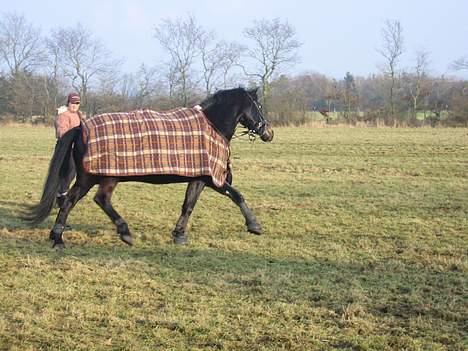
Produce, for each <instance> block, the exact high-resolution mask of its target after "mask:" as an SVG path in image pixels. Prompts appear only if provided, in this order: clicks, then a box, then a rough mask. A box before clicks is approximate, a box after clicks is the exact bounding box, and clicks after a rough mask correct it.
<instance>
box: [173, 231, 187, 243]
mask: <svg viewBox="0 0 468 351" xmlns="http://www.w3.org/2000/svg"><path fill="white" fill-rule="evenodd" d="M172 242H173V243H174V244H176V245H187V244H188V236H187V235H186V234H176V233H172Z"/></svg>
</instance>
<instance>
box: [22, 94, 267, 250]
mask: <svg viewBox="0 0 468 351" xmlns="http://www.w3.org/2000/svg"><path fill="white" fill-rule="evenodd" d="M200 106H201V108H202V111H203V112H204V114H205V116H206V117H207V118H208V120H209V121H210V123H211V124H212V126H213V127H214V128H215V129H216V130H217V131H218V132H219V133H220V134H222V135H223V136H224V137H225V138H226V139H227V140H228V141H230V140H231V139H232V137H233V135H234V132H235V129H236V126H237V124H238V123H240V124H241V125H243V126H244V127H246V128H247V129H248V130H249V131H250V132H251V133H255V134H257V135H259V136H260V138H261V139H262V140H263V141H271V140H272V139H273V130H272V129H271V128H270V126H269V125H268V123H267V121H266V120H265V118H264V116H263V115H262V111H261V106H260V104H259V103H258V100H257V89H254V90H245V89H243V88H236V89H231V90H222V91H219V92H217V93H215V94H214V95H212V96H210V97H208V98H207V99H206V100H204V101H203V102H202V103H201V104H200ZM207 123H208V122H207ZM82 128H83V126H80V127H77V128H74V129H72V130H70V131H69V132H67V133H66V134H65V135H64V136H63V137H62V138H61V139H60V141H59V143H58V145H57V147H56V149H55V152H54V154H53V156H52V160H51V162H50V166H49V173H48V175H47V179H46V182H45V185H44V189H43V193H42V197H41V200H40V202H39V203H38V204H37V205H34V206H31V207H29V209H28V211H27V213H26V214H25V216H24V218H25V219H27V220H29V221H30V222H32V223H33V224H38V223H40V222H42V221H44V220H45V219H46V218H47V217H48V216H49V214H50V212H51V210H52V208H53V206H54V203H55V196H56V194H57V190H58V186H59V182H60V179H61V178H63V177H64V176H66V174H64V173H65V172H64V171H63V169H64V168H65V167H66V164H67V163H68V160H69V157H74V160H75V163H76V169H77V176H76V182H75V183H74V185H73V186H72V188H71V189H70V191H69V192H68V196H67V199H66V201H65V202H64V203H63V205H62V206H61V208H60V210H59V213H58V215H57V218H56V220H55V225H54V226H53V228H52V230H51V232H50V239H52V240H53V242H54V244H53V247H57V248H63V247H64V242H63V238H62V234H63V231H64V229H65V224H66V221H67V217H68V214H69V213H70V211H71V210H72V208H73V207H74V206H75V205H76V203H77V202H78V201H79V200H80V199H81V198H82V197H83V196H85V195H86V194H87V193H88V191H89V190H90V189H91V188H92V187H93V186H94V185H97V184H98V185H99V188H98V191H97V193H96V195H95V197H94V201H95V202H96V203H97V204H98V205H99V206H100V207H101V208H102V209H103V210H104V212H105V213H106V214H107V215H108V216H109V218H110V219H111V220H112V222H113V223H114V224H115V225H116V227H117V233H118V234H119V235H120V239H121V240H122V241H124V242H125V243H127V244H129V245H132V243H133V239H132V236H131V233H130V230H129V228H128V225H127V223H126V221H125V220H124V219H123V218H122V217H121V216H120V215H119V214H118V213H117V211H116V210H115V209H114V208H113V207H112V204H111V197H112V192H113V191H114V189H115V187H116V186H117V184H118V183H119V182H128V181H137V182H145V183H152V184H169V183H182V182H187V183H188V186H187V190H186V194H185V200H184V203H183V206H182V213H181V215H180V217H179V219H178V221H177V223H176V226H175V228H174V230H173V232H172V238H173V241H174V243H176V244H186V243H187V242H188V236H187V232H186V228H187V223H188V220H189V217H190V214H191V213H192V211H193V208H194V206H195V204H196V202H197V200H198V198H199V196H200V193H201V192H202V190H203V189H204V187H205V186H208V187H211V188H213V189H214V190H216V191H217V192H219V193H220V194H222V195H226V196H228V197H229V198H230V199H231V200H232V201H233V202H234V203H235V204H236V205H237V206H239V208H240V211H241V213H242V215H243V216H244V218H245V221H246V226H247V229H248V231H249V232H251V233H255V234H261V232H262V228H261V226H260V224H259V223H258V221H257V219H256V218H255V216H254V215H253V213H252V211H251V210H250V209H249V208H248V207H247V204H246V203H245V200H244V198H243V196H242V195H241V193H240V192H239V191H238V190H237V189H235V188H234V187H233V186H232V174H231V171H230V169H229V170H228V174H227V176H226V180H225V182H224V184H222V185H221V186H216V185H215V184H214V183H213V179H212V178H211V177H209V176H199V177H187V176H180V175H177V174H168V175H144V176H102V175H96V174H91V173H88V172H86V170H85V169H84V167H83V158H84V156H85V154H86V143H85V141H84V140H83V133H82Z"/></svg>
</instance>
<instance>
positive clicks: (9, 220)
mask: <svg viewBox="0 0 468 351" xmlns="http://www.w3.org/2000/svg"><path fill="white" fill-rule="evenodd" d="M27 205H28V204H26V203H22V202H16V201H5V200H0V228H6V229H8V230H18V229H19V230H28V229H50V228H52V227H53V225H54V222H55V217H56V216H57V213H58V210H57V209H53V210H52V213H51V214H50V216H49V217H48V218H47V219H46V220H45V221H44V222H43V223H41V224H38V225H31V224H30V223H28V222H27V221H25V220H23V219H22V218H21V215H22V214H23V213H24V211H25V210H26V208H27V207H26V206H27ZM67 225H68V226H69V228H70V227H71V228H72V229H73V230H78V231H83V232H85V233H88V234H91V235H92V234H95V233H96V232H97V231H99V230H105V229H109V228H111V229H113V227H112V223H109V225H110V227H109V226H107V225H105V224H99V223H83V221H81V222H80V221H76V220H75V221H73V223H71V224H70V223H67Z"/></svg>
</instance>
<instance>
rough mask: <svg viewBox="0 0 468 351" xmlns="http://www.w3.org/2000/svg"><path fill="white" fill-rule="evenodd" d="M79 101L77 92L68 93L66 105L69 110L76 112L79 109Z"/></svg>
mask: <svg viewBox="0 0 468 351" xmlns="http://www.w3.org/2000/svg"><path fill="white" fill-rule="evenodd" d="M80 102H81V99H80V95H78V94H77V93H70V94H68V98H67V107H68V110H69V111H71V112H77V111H78V110H79V109H80Z"/></svg>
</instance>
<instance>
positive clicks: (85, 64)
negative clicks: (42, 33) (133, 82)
mask: <svg viewBox="0 0 468 351" xmlns="http://www.w3.org/2000/svg"><path fill="white" fill-rule="evenodd" d="M49 45H51V46H52V47H56V48H57V50H58V52H59V61H60V65H61V70H62V71H63V73H64V76H65V77H66V78H68V79H69V80H70V84H71V86H72V87H73V88H74V89H75V90H76V91H77V92H79V93H80V94H81V100H82V103H83V105H85V106H86V108H88V91H89V90H90V87H91V85H92V84H93V83H97V82H98V79H97V78H98V77H99V76H100V75H101V76H102V75H106V74H109V72H110V71H113V70H114V69H115V67H118V61H117V60H113V59H111V56H110V53H109V52H108V51H107V50H106V49H105V47H104V46H103V45H102V44H101V42H100V41H99V40H97V39H95V38H93V36H92V34H91V32H89V31H87V30H86V29H85V28H84V27H83V26H82V25H81V24H78V25H77V26H75V27H72V28H60V29H58V30H55V31H53V32H52V35H51V38H50V39H49Z"/></svg>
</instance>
